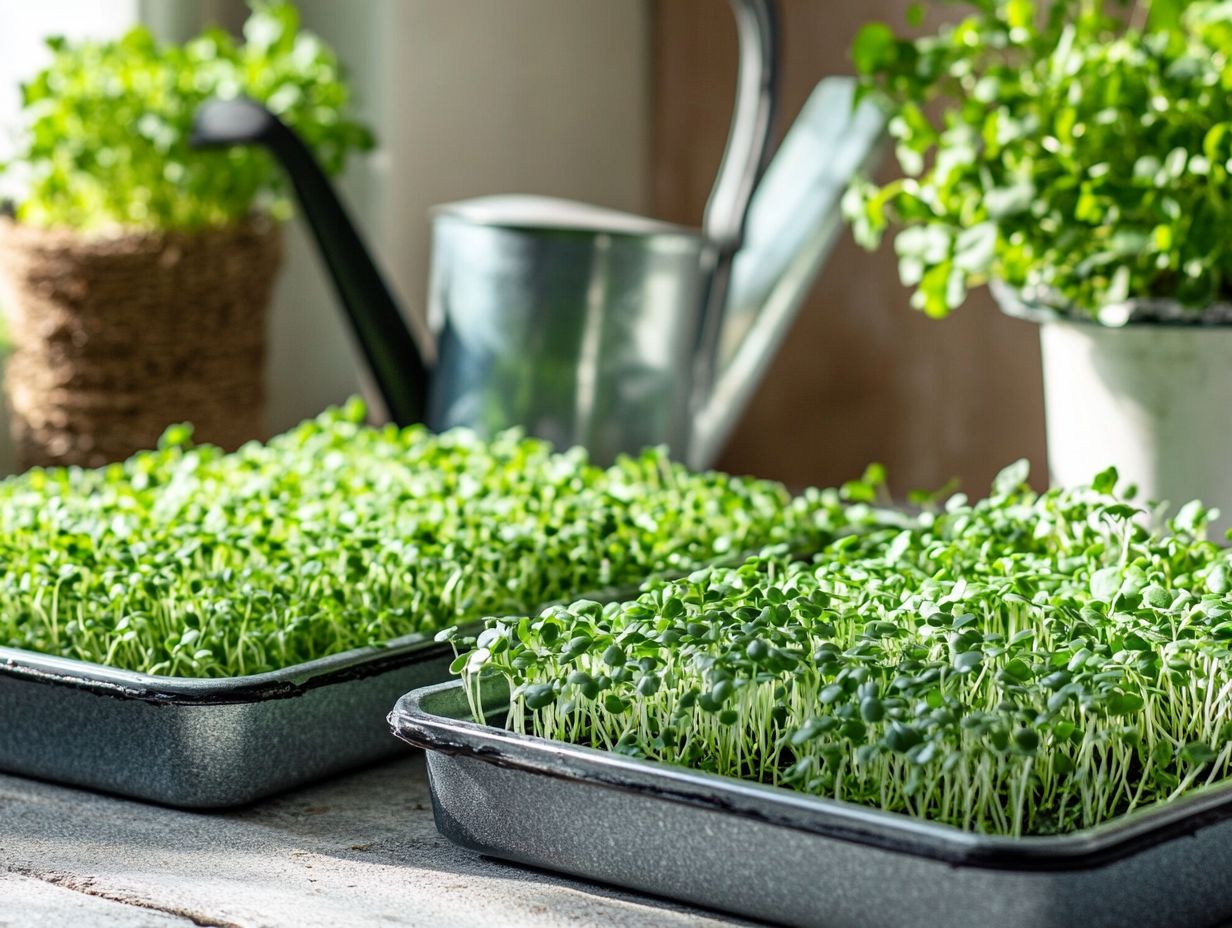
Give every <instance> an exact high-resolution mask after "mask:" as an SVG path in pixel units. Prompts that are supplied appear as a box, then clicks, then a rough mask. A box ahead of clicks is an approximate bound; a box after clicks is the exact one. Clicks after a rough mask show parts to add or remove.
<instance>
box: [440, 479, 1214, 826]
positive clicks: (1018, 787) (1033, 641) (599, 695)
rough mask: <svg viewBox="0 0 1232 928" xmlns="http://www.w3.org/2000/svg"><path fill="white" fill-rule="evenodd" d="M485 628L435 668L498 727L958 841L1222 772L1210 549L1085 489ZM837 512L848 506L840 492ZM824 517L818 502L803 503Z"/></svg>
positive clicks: (1201, 514) (1196, 522) (1000, 504)
mask: <svg viewBox="0 0 1232 928" xmlns="http://www.w3.org/2000/svg"><path fill="white" fill-rule="evenodd" d="M1026 476H1027V471H1026V466H1025V462H1019V463H1018V464H1016V465H1013V466H1012V467H1010V468H1008V469H1006V470H1005V471H1004V472H1003V473H1002V474H1001V476H1000V477H999V478H998V479H997V482H996V484H995V486H994V487H993V491H992V494H991V496H990V497H989V498H987V499H985V500H982V501H979V502H977V503H974V504H972V503H970V502H969V501H968V500H967V499H966V497H964V496H962V495H956V496H952V497H950V498H949V500H947V501H946V502H945V503H944V506H943V508H941V509H940V510H936V511H934V510H933V509H931V508H930V509H926V510H925V511H924V512H923V513H922V514H921V515H919V516H918V517H906V516H897V517H894V516H891V515H889V514H877V513H874V512H872V511H871V510H869V509H868V508H867V507H866V506H863V505H862V504H861V505H859V506H852V507H849V508H848V509H847V510H845V511H843V512H841V513H832V516H831V518H832V525H833V527H834V529H835V535H834V539H833V540H832V541H830V542H828V543H827V544H825V545H824V546H823V547H822V549H821V551H820V553H819V554H818V555H817V556H816V557H815V558H814V559H813V560H812V561H811V562H804V561H800V560H797V559H792V558H789V557H785V556H783V555H775V554H773V553H770V552H767V553H766V554H763V555H762V556H759V557H756V558H753V559H751V560H748V561H747V562H746V563H744V564H743V565H741V566H738V567H727V568H708V569H705V570H701V571H698V572H696V573H694V574H692V575H690V576H688V577H687V578H684V579H679V580H673V581H668V582H656V583H653V584H651V585H650V586H649V587H648V589H647V590H646V592H645V593H643V594H642V595H641V596H639V597H638V598H636V599H634V600H631V601H629V602H625V603H611V604H607V605H600V604H599V603H596V602H586V601H583V602H577V603H574V604H572V605H570V606H567V607H565V606H559V607H551V608H549V609H546V610H544V611H543V612H541V613H540V614H539V615H538V616H537V617H523V618H515V619H500V620H492V621H490V622H489V623H488V628H487V629H486V630H485V631H484V633H483V634H482V635H481V636H480V637H479V638H478V640H477V642H476V643H475V646H474V647H473V648H472V649H471V650H468V651H467V650H464V651H463V653H462V654H461V655H460V657H459V658H458V661H457V662H456V663H455V669H456V670H457V671H458V672H460V673H461V674H462V675H463V677H464V680H465V684H466V687H467V692H468V694H469V695H470V698H471V704H472V707H473V709H474V711H475V712H476V714H477V716H478V717H479V718H481V719H482V713H481V702H480V695H481V693H480V688H481V687H482V686H483V685H485V683H484V681H490V680H492V679H493V678H495V679H497V680H500V679H504V680H506V681H507V682H508V685H509V688H510V690H509V691H510V693H511V696H512V704H511V708H510V712H509V716H508V719H507V724H508V725H509V726H510V727H512V728H513V729H514V730H517V731H523V732H531V733H534V734H537V735H540V736H544V737H548V738H555V739H559V740H564V741H569V742H574V743H580V744H584V745H588V746H592V747H598V748H603V749H607V750H612V751H617V752H622V753H626V754H630V755H634V756H637V757H644V758H650V759H653V760H659V761H666V762H669V763H674V764H684V765H687V766H690V767H694V768H697V769H700V770H705V771H710V772H714V773H718V774H724V775H728V776H735V777H742V778H747V779H752V780H756V781H759V782H763V783H769V784H774V785H777V786H782V787H789V788H792V789H797V790H802V791H805V792H808V793H812V794H815V795H818V796H824V797H833V798H836V799H841V800H846V801H850V802H856V803H861V804H864V805H870V806H875V807H878V808H881V809H886V810H890V811H895V812H901V813H906V814H908V815H913V816H918V817H922V818H927V819H931V820H934V821H938V822H945V823H949V824H952V825H956V826H958V827H961V828H964V829H969V830H973V831H980V832H986V833H992V834H1004V835H1022V834H1048V833H1063V832H1069V831H1072V830H1074V829H1078V828H1084V827H1087V826H1092V825H1096V824H1099V823H1101V822H1105V821H1108V820H1109V819H1111V818H1113V817H1115V816H1118V815H1120V814H1122V813H1125V812H1129V811H1131V810H1133V809H1136V808H1140V807H1143V806H1146V805H1148V804H1151V803H1155V802H1166V801H1168V800H1170V799H1174V798H1176V797H1178V796H1181V795H1184V794H1185V793H1187V792H1189V791H1191V790H1192V789H1194V788H1196V787H1199V786H1202V785H1204V784H1209V783H1213V782H1215V781H1217V780H1220V779H1223V778H1225V777H1226V776H1228V774H1229V772H1230V770H1232V682H1229V681H1230V680H1232V596H1230V594H1229V590H1230V583H1232V581H1230V578H1232V551H1229V550H1227V549H1221V548H1219V547H1218V546H1216V545H1215V544H1213V543H1211V542H1209V541H1206V540H1204V538H1203V532H1204V525H1205V522H1206V520H1207V518H1208V515H1209V513H1208V512H1207V511H1206V510H1204V509H1203V508H1202V507H1201V506H1200V505H1199V504H1196V503H1191V504H1189V505H1188V506H1186V507H1184V508H1183V509H1182V510H1181V512H1180V513H1179V514H1178V516H1177V517H1176V519H1175V520H1173V522H1172V523H1171V524H1170V527H1169V528H1168V529H1150V528H1148V527H1147V521H1148V520H1146V519H1145V518H1144V515H1145V511H1144V510H1142V509H1140V508H1139V507H1136V506H1134V505H1132V504H1131V502H1130V501H1129V500H1128V499H1127V496H1128V495H1129V494H1128V493H1125V494H1121V495H1117V494H1116V493H1115V492H1114V489H1115V484H1116V482H1117V476H1116V473H1115V471H1112V470H1109V471H1107V472H1105V473H1103V474H1100V475H1099V476H1098V477H1097V478H1096V480H1095V481H1094V484H1093V486H1090V487H1081V488H1076V489H1069V490H1051V491H1049V492H1047V493H1044V494H1037V493H1035V492H1033V491H1032V490H1031V489H1030V488H1029V487H1028V486H1027V484H1026V482H1025V481H1026ZM856 489H857V492H860V493H863V489H866V487H862V485H857V487H856ZM829 498H830V499H831V500H832V496H831V497H829Z"/></svg>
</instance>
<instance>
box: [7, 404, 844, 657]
mask: <svg viewBox="0 0 1232 928" xmlns="http://www.w3.org/2000/svg"><path fill="white" fill-rule="evenodd" d="M363 419H364V409H363V404H362V403H359V402H357V401H352V402H351V403H350V404H348V405H347V406H346V407H345V408H344V409H335V410H330V411H327V412H326V413H324V414H323V415H321V416H320V417H319V418H317V419H316V420H313V421H309V422H305V423H303V424H302V425H300V426H299V427H297V428H295V429H293V430H292V431H290V432H288V433H286V434H284V435H281V436H279V437H277V438H275V439H273V440H272V441H270V442H269V443H268V444H265V445H262V444H257V443H252V444H249V445H246V446H244V447H243V448H241V449H240V450H239V451H237V452H234V453H232V454H224V453H223V452H221V451H220V450H219V449H217V448H214V447H212V446H200V447H194V446H193V445H192V443H191V431H190V430H189V429H187V428H185V427H175V428H172V429H171V430H169V431H168V432H167V434H166V435H165V436H164V439H163V441H162V443H161V446H160V448H159V449H158V450H154V451H149V452H142V453H139V454H137V455H136V456H134V457H133V458H131V459H129V460H128V461H126V462H124V463H122V464H114V465H111V466H108V467H105V468H101V469H97V470H81V469H76V468H70V469H58V470H34V471H31V472H29V473H26V474H24V475H21V476H19V477H14V478H10V479H8V480H5V481H3V482H0V645H7V646H10V647H17V648H24V649H29V650H33V651H39V652H44V653H48V654H56V655H63V656H65V657H71V658H78V659H83V660H88V661H96V662H101V663H104V664H108V665H111V666H115V667H120V668H126V669H129V670H136V671H144V672H149V673H158V674H171V675H179V676H208V677H217V676H230V675H237V674H249V673H256V672H260V671H266V670H272V669H276V668H280V667H285V666H288V665H292V664H297V663H300V662H303V661H306V660H310V659H313V658H317V657H321V656H324V655H327V654H331V653H334V652H338V651H343V650H347V649H350V648H353V647H357V646H363V645H370V644H380V643H384V642H388V641H390V640H391V639H395V638H398V637H400V636H405V635H408V634H411V633H416V632H422V633H431V632H434V631H436V630H437V629H439V628H441V627H442V626H447V625H450V624H453V623H457V622H465V621H467V620H468V619H470V620H476V621H477V620H478V619H480V618H481V617H482V616H484V615H488V614H501V613H512V612H516V613H522V612H525V611H527V610H529V609H535V608H538V607H539V606H541V605H542V604H544V603H546V602H551V601H553V600H556V599H559V598H567V597H577V596H579V595H583V594H585V593H587V592H588V591H595V590H601V589H607V588H613V587H615V588H624V589H631V588H636V586H637V584H638V583H639V582H640V581H641V580H643V579H645V578H646V577H648V576H650V575H653V574H656V573H659V574H663V575H675V576H679V575H681V574H684V573H687V572H688V571H690V570H692V569H695V568H696V567H697V566H699V565H700V564H702V563H706V562H708V561H712V560H714V559H715V558H721V557H724V556H727V557H732V556H736V560H739V554H740V553H742V552H748V551H753V550H757V549H759V548H761V547H762V546H763V545H765V544H770V543H779V542H794V543H801V544H815V543H816V539H817V538H819V537H824V536H825V535H826V533H827V532H828V531H829V528H828V527H827V524H826V523H827V519H828V518H829V517H828V515H827V509H826V507H825V505H822V504H820V503H819V501H818V500H816V499H812V500H810V498H809V497H807V496H805V497H799V498H796V499H793V498H792V497H791V496H790V494H788V493H787V491H786V490H785V489H784V488H783V487H782V486H780V485H779V484H775V483H771V482H767V481H759V480H752V479H739V478H733V477H728V476H725V475H721V474H717V473H703V474H694V473H690V472H689V471H687V470H686V469H685V468H684V467H682V466H681V465H678V464H675V463H672V462H670V461H669V460H668V459H667V457H666V455H665V454H664V453H663V452H662V451H657V450H651V451H647V452H645V453H643V454H641V455H640V456H638V457H628V458H622V459H621V460H619V461H618V462H617V463H616V464H614V465H613V466H612V467H610V468H607V469H603V468H599V467H595V466H592V465H590V464H589V463H587V459H586V456H585V454H584V452H582V451H581V450H573V451H568V452H565V453H554V452H553V451H552V450H551V448H550V446H548V445H547V444H546V443H544V442H541V441H537V440H532V439H528V438H524V437H521V436H520V435H518V434H516V433H513V432H509V433H504V434H501V435H498V436H497V437H495V438H494V439H492V440H491V441H482V440H480V439H479V438H477V437H476V436H475V435H474V434H473V433H470V432H467V431H464V430H456V431H452V432H448V433H445V434H443V435H439V436H437V435H432V434H430V433H429V432H427V431H426V430H425V429H423V428H422V427H410V428H406V429H402V430H399V429H397V428H394V427H392V426H391V427H386V428H370V427H367V426H365V425H363V424H362V423H363Z"/></svg>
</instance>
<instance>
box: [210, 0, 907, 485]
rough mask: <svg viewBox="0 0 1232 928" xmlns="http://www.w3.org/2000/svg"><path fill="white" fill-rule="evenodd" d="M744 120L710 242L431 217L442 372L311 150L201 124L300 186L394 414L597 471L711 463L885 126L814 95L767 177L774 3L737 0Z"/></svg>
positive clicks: (727, 156) (866, 107)
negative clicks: (511, 436)
mask: <svg viewBox="0 0 1232 928" xmlns="http://www.w3.org/2000/svg"><path fill="white" fill-rule="evenodd" d="M731 6H732V9H733V11H734V13H735V15H736V20H737V24H738V37H739V49H740V63H739V73H738V79H737V92H736V102H735V111H734V115H733V120H732V125H731V130H730V134H729V137H728V141H727V147H726V150H725V152H724V155H723V160H722V163H721V166H720V168H719V173H718V178H717V180H716V181H715V185H714V189H713V191H712V193H711V195H710V199H709V202H708V203H707V206H706V211H705V215H704V218H703V222H702V228H701V229H700V230H696V229H691V228H687V227H684V226H679V225H674V224H671V223H666V222H660V221H657V220H653V219H647V218H644V217H641V216H636V215H631V214H628V213H623V212H617V211H615V210H610V209H604V208H601V207H597V206H590V205H586V204H582V203H576V202H572V201H567V200H559V199H553V198H549V197H540V196H490V197H480V198H478V199H472V200H466V201H462V202H458V203H451V204H448V205H445V206H440V207H437V208H436V209H435V210H434V215H433V220H432V222H433V229H432V233H433V235H432V261H431V274H430V279H429V288H428V289H429V295H428V322H429V328H430V331H431V333H432V335H433V337H434V339H435V342H436V352H435V353H436V362H435V365H434V366H433V368H432V370H431V371H429V366H428V364H427V363H426V362H425V360H424V352H422V351H421V350H420V346H419V345H418V344H417V343H416V339H415V337H414V336H413V335H412V333H411V331H410V329H409V328H408V327H407V325H406V322H405V319H404V317H403V316H402V314H401V313H400V311H399V309H398V307H397V305H396V303H395V301H394V299H393V297H392V296H391V294H390V291H389V288H388V287H387V286H386V284H385V282H384V281H383V279H382V277H381V274H380V272H379V271H378V270H377V268H376V266H375V264H374V263H373V261H372V258H371V257H370V255H369V253H368V251H367V249H366V248H365V247H364V244H363V241H362V239H361V238H360V236H359V234H358V232H357V231H356V229H355V227H354V225H353V224H352V222H351V221H350V219H349V218H348V216H347V213H346V210H345V209H344V208H343V206H342V204H341V202H340V201H339V200H338V198H337V196H336V195H335V193H334V191H333V190H332V189H331V187H330V185H329V182H328V181H327V180H326V178H325V176H324V174H323V173H322V172H321V170H320V169H319V167H318V166H317V164H316V163H315V161H314V160H313V157H312V155H311V154H310V153H309V151H308V149H307V148H306V147H305V146H304V145H303V143H302V142H301V141H300V140H299V139H298V138H297V137H296V135H295V134H294V133H293V132H292V131H291V130H290V129H288V128H287V127H286V126H285V125H284V124H283V123H282V122H280V121H279V120H278V119H277V117H276V116H274V115H273V114H272V113H270V112H269V111H267V110H266V109H264V108H263V107H261V106H260V105H259V104H257V103H255V102H253V101H251V100H246V99H232V100H225V101H224V100H214V101H209V102H207V103H206V104H204V105H203V106H202V107H201V109H200V110H199V111H198V113H197V118H196V123H195V127H194V142H195V143H196V144H198V145H201V146H221V145H236V144H260V145H264V146H265V147H266V148H268V149H269V150H270V151H271V152H272V154H273V155H274V156H275V157H276V158H277V159H278V160H279V161H280V163H281V164H282V166H283V168H284V169H285V171H286V172H287V174H288V175H289V177H290V179H291V182H292V185H293V187H294V189H295V191H296V195H297V197H298V199H299V201H300V205H301V211H302V214H303V216H304V218H305V219H306V221H307V223H308V225H309V227H310V229H311V231H312V232H313V234H314V236H315V239H316V242H317V245H318V247H319V249H320V252H321V254H322V256H323V257H324V260H325V263H326V266H327V268H328V270H329V273H330V275H331V277H332V279H333V282H334V284H335V286H336V288H337V290H338V293H339V295H340V297H341V301H342V303H343V306H344V308H345V309H346V312H347V315H348V316H349V319H350V322H351V325H352V329H353V332H354V334H355V337H356V341H357V342H358V343H359V346H360V348H361V349H362V351H363V354H364V356H365V358H366V361H367V363H368V366H369V368H370V369H371V372H372V376H373V380H374V382H375V384H376V386H377V389H378V391H379V392H380V394H381V396H382V398H383V400H384V402H385V405H386V408H387V411H388V413H389V415H390V418H391V419H393V420H394V421H395V422H397V423H398V424H400V425H405V424H409V423H411V422H421V421H422V422H426V423H427V425H428V426H429V427H430V428H432V429H433V430H436V431H441V430H445V429H448V428H451V427H453V426H468V427H470V428H473V429H476V430H477V431H479V432H480V433H481V434H488V435H490V434H492V433H494V432H496V431H499V430H501V429H504V428H508V427H511V426H519V427H521V428H522V429H524V430H525V431H526V432H527V433H529V434H532V435H536V436H538V437H541V438H545V439H548V440H549V441H551V442H553V443H554V444H555V445H556V446H557V447H572V446H575V445H581V446H583V447H585V448H586V449H587V450H588V451H589V453H590V456H591V458H592V459H593V460H594V461H595V462H596V463H600V464H605V463H607V462H609V461H611V460H612V459H613V458H614V457H615V456H616V455H618V454H620V453H625V452H627V453H636V452H638V451H640V450H641V449H642V448H645V447H647V446H650V445H666V446H667V447H668V449H669V451H670V452H671V454H672V455H673V456H674V457H676V458H677V459H680V460H683V461H685V462H686V463H688V464H689V465H690V466H692V467H694V468H699V469H700V468H706V467H709V466H711V465H712V464H713V462H714V460H715V458H716V457H717V456H718V454H719V452H720V451H721V450H722V446H723V443H724V442H725V441H726V439H727V437H728V436H729V434H730V432H731V430H732V428H734V426H735V424H736V422H737V421H738V419H739V416H740V413H741V412H742V410H743V408H744V407H745V405H746V404H747V402H748V401H749V399H750V398H751V397H752V394H753V392H754V391H755V389H756V387H757V384H758V383H759V381H760V379H761V377H762V375H763V374H764V373H765V370H766V369H767V367H768V366H769V364H770V362H771V361H772V360H773V357H774V353H775V351H776V349H777V347H778V345H779V344H780V342H781V341H782V339H783V337H784V336H785V335H786V333H787V330H788V328H789V327H790V324H791V322H792V320H793V318H794V316H795V313H796V310H797V309H798V307H799V304H800V302H801V301H802V299H803V297H804V295H805V294H806V292H807V290H808V287H809V285H810V284H811V283H812V281H813V279H814V277H815V276H816V274H817V272H818V270H819V269H820V267H821V265H822V264H823V263H824V260H825V258H826V257H827V256H828V254H829V252H830V249H831V248H832V246H833V244H834V241H835V239H836V238H837V235H838V231H839V229H840V227H841V218H840V210H839V201H840V198H841V196H842V192H843V190H844V188H845V187H846V184H847V181H848V180H849V178H850V177H851V176H852V175H853V174H854V173H855V172H856V171H858V170H862V169H868V168H869V167H870V165H871V164H872V161H873V159H874V157H875V153H876V150H877V149H878V147H879V145H878V142H879V140H880V138H881V135H882V129H883V118H882V115H881V113H880V111H879V110H878V109H877V108H875V107H874V106H872V105H871V104H867V103H865V104H861V105H860V106H858V107H857V106H855V105H854V101H853V94H854V87H853V82H852V81H851V80H850V79H845V78H828V79H826V80H824V81H822V83H821V84H820V85H818V87H817V89H816V90H815V91H814V93H813V95H812V96H811V97H810V99H809V101H808V103H807V104H806V106H805V107H804V109H803V111H802V112H801V114H800V116H799V118H798V119H797V121H796V123H795V125H794V126H793V127H792V128H791V129H790V130H789V131H788V133H787V134H786V136H785V137H784V140H783V142H782V144H781V145H780V146H779V150H778V152H777V153H776V155H775V157H774V159H773V161H772V162H771V163H770V164H769V166H768V167H766V168H765V169H764V170H763V166H764V162H765V160H766V157H765V156H766V153H767V149H768V144H769V139H770V133H771V123H772V117H773V113H774V96H775V74H776V68H775V62H776V45H777V35H776V17H775V11H774V8H773V5H772V2H771V0H731Z"/></svg>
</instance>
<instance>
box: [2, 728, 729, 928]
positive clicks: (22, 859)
mask: <svg viewBox="0 0 1232 928" xmlns="http://www.w3.org/2000/svg"><path fill="white" fill-rule="evenodd" d="M61 924H63V925H81V926H94V925H98V926H102V928H146V926H151V928H155V926H157V928H161V926H180V928H184V926H190V925H199V926H244V928H248V926H254V928H255V926H282V925H287V926H304V928H312V926H321V928H335V926H338V928H341V926H346V928H352V926H361V925H381V926H391V928H392V926H425V928H426V926H433V928H455V926H456V928H466V926H475V928H480V926H483V928H488V926H494V928H495V926H510V928H520V926H525V928H549V926H563V925H569V926H575V928H576V926H587V925H594V926H613V928H621V926H629V928H633V926H681V928H683V926H693V925H697V926H723V925H733V924H747V923H742V922H736V921H733V920H727V919H725V918H723V917H722V916H718V915H713V914H706V913H702V912H699V911H696V910H693V909H688V908H684V907H679V906H673V905H671V904H669V903H666V902H662V901H659V900H653V899H647V898H644V897H639V896H636V895H633V894H629V893H623V892H620V891H617V890H614V889H610V888H607V887H602V886H596V885H592V884H587V883H584V882H581V881H576V880H568V879H562V878H560V877H557V876H553V875H551V874H548V873H544V872H541V871H537V870H532V869H529V868H523V867H517V866H509V865H506V864H502V863H499V862H497V861H493V860H489V859H486V858H483V857H480V856H478V855H476V854H473V853H471V852H469V851H464V850H461V849H459V848H457V847H454V846H453V845H452V844H450V843H449V842H448V841H446V840H445V839H444V838H442V837H441V836H440V835H439V834H438V833H437V831H436V827H435V825H434V824H433V821H432V811H431V806H430V800H429V796H428V787H427V782H426V778H425V775H424V765H423V758H422V756H420V755H419V754H417V753H412V752H410V751H409V749H408V753H407V756H406V757H404V758H400V759H398V760H395V761H391V762H389V763H386V764H382V765H380V766H377V767H374V768H372V769H370V770H366V771H363V772H360V773H356V774H352V775H350V776H346V777H342V778H339V779H335V780H332V781H330V782H327V783H322V784H319V785H316V786H311V787H307V788H304V789H301V790H296V791H294V792H291V793H287V794H284V795H282V796H279V797H277V798H275V799H272V800H270V801H267V802H263V803H260V804H258V805H255V806H251V807H248V808H245V809H240V810H237V811H233V812H225V813H204V814H203V813H192V812H182V811H177V810H174V809H167V808H163V807H160V806H153V805H147V804H144V803H140V802H133V801H128V800H124V799H118V798H114V797H111V796H104V795H100V794H97V793H90V792H86V791H82V790H75V789H69V788H66V787H61V786H55V785H53V784H49V783H41V782H38V781H34V780H27V779H23V778H20V777H13V776H6V775H2V774H0V926H3V928H10V926H12V928H17V926H21V928H25V926H37V928H53V926H58V925H61Z"/></svg>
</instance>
